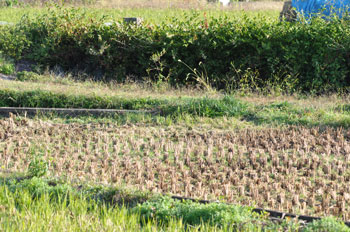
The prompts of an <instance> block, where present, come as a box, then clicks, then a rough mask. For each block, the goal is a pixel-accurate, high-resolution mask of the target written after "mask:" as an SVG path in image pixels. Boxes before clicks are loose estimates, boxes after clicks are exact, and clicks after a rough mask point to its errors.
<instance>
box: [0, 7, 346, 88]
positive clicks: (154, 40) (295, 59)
mask: <svg viewBox="0 0 350 232" xmlns="http://www.w3.org/2000/svg"><path fill="white" fill-rule="evenodd" d="M110 20H111V19H110V18H109V17H106V16H100V17H96V18H92V17H91V16H89V15H88V14H87V12H86V11H85V10H83V9H75V8H65V7H58V6H57V7H54V8H50V9H48V10H47V12H46V13H44V14H42V15H39V16H37V17H35V18H29V17H23V18H22V20H21V22H20V23H18V24H17V25H16V26H11V27H10V26H5V27H1V29H0V50H1V51H3V52H4V53H5V54H6V55H9V56H11V57H14V58H17V59H18V58H20V57H23V58H26V59H29V60H32V61H34V62H36V63H38V64H40V65H42V66H43V67H45V66H50V67H53V66H55V65H57V64H58V65H60V66H61V67H63V68H64V69H65V70H84V71H86V72H89V73H92V74H94V73H95V74H98V73H103V74H104V75H105V77H106V78H109V79H116V80H119V81H123V80H125V78H126V77H128V76H132V77H136V78H137V79H140V80H141V79H144V77H147V78H149V79H150V80H152V81H156V82H162V81H168V82H169V83H171V84H173V85H175V86H177V85H186V84H193V85H196V84H198V82H200V84H201V85H203V84H205V86H206V87H210V88H216V89H226V90H227V89H235V88H247V87H249V88H252V89H261V88H266V87H268V88H277V89H279V91H283V90H288V91H289V92H294V91H303V92H313V93H323V92H329V91H339V90H343V91H346V90H347V88H348V87H349V86H350V81H349V78H347V76H348V75H349V70H350V60H349V57H348V54H349V47H350V46H349V45H350V40H349V38H350V30H348V27H349V23H350V22H349V21H344V20H333V21H324V20H322V19H319V18H315V19H313V21H312V22H311V23H308V24H306V23H288V22H278V21H277V20H271V18H267V17H265V16H263V15H259V16H254V17H253V16H246V15H241V16H240V17H233V18H228V17H221V18H207V17H204V18H203V17H202V16H201V15H199V13H198V12H196V11H194V12H193V13H191V14H188V13H185V14H184V15H183V17H182V18H181V19H178V18H173V19H172V20H170V22H167V23H165V22H163V23H159V24H157V25H153V24H142V25H141V26H133V25H130V24H129V25H128V24H123V23H122V22H115V23H112V25H105V24H104V22H106V21H110ZM179 60H181V62H179ZM185 64H186V65H185ZM189 67H190V68H189ZM193 71H196V72H195V74H197V75H196V78H188V77H189V75H191V74H193ZM192 77H193V76H192Z"/></svg>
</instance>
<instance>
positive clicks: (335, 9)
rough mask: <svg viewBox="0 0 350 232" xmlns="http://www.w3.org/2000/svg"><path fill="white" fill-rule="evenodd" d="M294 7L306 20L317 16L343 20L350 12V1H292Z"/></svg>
mask: <svg viewBox="0 0 350 232" xmlns="http://www.w3.org/2000/svg"><path fill="white" fill-rule="evenodd" d="M292 7H293V8H295V9H296V11H297V12H299V13H301V14H302V15H303V16H304V17H305V18H306V19H309V18H310V17H312V16H317V15H321V16H322V17H329V16H333V15H337V16H338V17H339V18H342V17H343V16H344V14H345V13H347V12H349V10H350V0H292Z"/></svg>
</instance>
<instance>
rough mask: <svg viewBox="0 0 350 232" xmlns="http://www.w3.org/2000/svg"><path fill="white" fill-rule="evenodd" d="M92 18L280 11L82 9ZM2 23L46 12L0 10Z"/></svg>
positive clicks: (164, 19) (156, 21) (39, 9)
mask: <svg viewBox="0 0 350 232" xmlns="http://www.w3.org/2000/svg"><path fill="white" fill-rule="evenodd" d="M82 8H84V9H85V10H86V11H87V12H88V15H91V16H94V17H95V16H97V17H99V16H102V15H108V17H109V19H108V20H107V21H121V20H122V19H123V18H124V17H141V18H143V20H144V22H145V23H152V24H159V23H161V22H168V21H170V19H171V18H179V19H182V20H185V19H186V18H184V15H186V14H189V13H193V12H197V13H198V14H200V15H203V16H204V12H205V13H206V15H207V17H208V18H210V17H214V18H218V17H223V16H227V17H230V18H232V17H239V16H241V15H243V14H248V15H252V16H256V15H259V14H263V15H266V16H268V17H271V18H274V19H276V20H277V19H278V15H279V11H273V10H263V11H245V12H244V11H237V10H220V9H204V10H191V9H177V8H173V9H156V8H153V9H152V8H148V9H147V8H122V9H113V8H107V7H106V8H98V7H96V8H94V7H82ZM0 12H1V14H0V21H7V22H13V23H17V22H19V21H20V20H21V18H22V17H23V15H28V16H30V17H35V16H38V15H40V14H42V13H44V12H46V10H45V8H42V7H22V8H21V7H19V8H11V7H7V8H0Z"/></svg>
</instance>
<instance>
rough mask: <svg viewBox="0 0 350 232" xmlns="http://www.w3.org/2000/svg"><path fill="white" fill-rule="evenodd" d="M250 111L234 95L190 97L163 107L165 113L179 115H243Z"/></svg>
mask: <svg viewBox="0 0 350 232" xmlns="http://www.w3.org/2000/svg"><path fill="white" fill-rule="evenodd" d="M247 111H248V105H247V104H245V103H243V102H241V101H239V100H237V99H235V98H234V97H232V96H225V97H223V98H220V99H212V98H207V97H204V98H199V99H188V100H185V101H184V102H181V101H180V102H178V103H177V104H174V105H169V106H167V107H163V114H165V115H178V114H180V115H181V114H188V115H193V116H200V117H221V116H230V117H234V116H242V115H245V114H246V113H247Z"/></svg>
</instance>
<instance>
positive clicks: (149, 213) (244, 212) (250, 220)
mask: <svg viewBox="0 0 350 232" xmlns="http://www.w3.org/2000/svg"><path fill="white" fill-rule="evenodd" d="M134 210H136V212H137V211H140V213H141V217H142V220H144V221H148V220H150V219H155V220H156V221H158V222H160V223H164V224H166V223H168V222H169V221H170V220H171V219H174V218H176V219H181V220H182V221H183V222H184V223H185V224H189V225H200V224H202V223H205V224H206V223H209V224H210V225H216V226H220V227H222V226H225V225H232V226H233V227H235V228H241V229H242V228H243V225H244V228H245V229H248V228H254V220H262V221H263V220H264V219H263V217H262V216H260V215H258V214H254V213H253V212H252V211H251V210H250V209H249V208H247V207H241V206H233V205H227V204H223V203H212V204H200V203H196V202H192V201H179V200H174V199H172V198H170V197H166V196H165V197H160V198H158V199H155V200H153V201H147V202H145V203H143V204H141V205H139V206H138V207H136V208H135V209H134ZM256 226H257V225H256ZM255 228H256V227H255Z"/></svg>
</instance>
